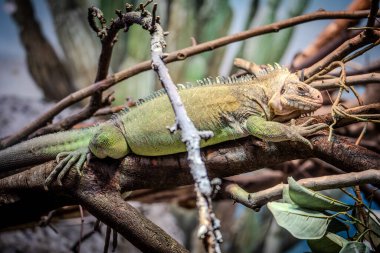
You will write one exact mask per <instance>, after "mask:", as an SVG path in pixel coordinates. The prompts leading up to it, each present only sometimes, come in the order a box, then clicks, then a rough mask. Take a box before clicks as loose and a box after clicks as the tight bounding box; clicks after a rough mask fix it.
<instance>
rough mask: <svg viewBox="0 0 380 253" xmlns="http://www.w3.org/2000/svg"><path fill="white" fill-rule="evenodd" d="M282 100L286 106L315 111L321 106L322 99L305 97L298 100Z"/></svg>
mask: <svg viewBox="0 0 380 253" xmlns="http://www.w3.org/2000/svg"><path fill="white" fill-rule="evenodd" d="M284 102H285V104H286V105H287V106H289V107H292V108H294V109H298V110H301V111H315V110H317V109H318V108H320V107H321V106H322V101H318V100H314V99H307V98H304V99H303V100H298V101H295V100H285V101H284Z"/></svg>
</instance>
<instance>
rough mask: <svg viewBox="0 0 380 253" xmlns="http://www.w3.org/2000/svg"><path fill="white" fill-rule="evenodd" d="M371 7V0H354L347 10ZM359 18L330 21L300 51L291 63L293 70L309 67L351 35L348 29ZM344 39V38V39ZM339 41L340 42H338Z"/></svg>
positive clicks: (357, 21)
mask: <svg viewBox="0 0 380 253" xmlns="http://www.w3.org/2000/svg"><path fill="white" fill-rule="evenodd" d="M369 8H370V3H369V1H362V0H354V1H352V2H351V4H350V5H349V6H348V7H347V11H358V10H366V9H369ZM357 23H359V20H341V19H340V20H339V19H337V20H334V21H333V22H331V23H329V24H328V25H327V26H326V27H325V28H324V30H323V31H322V32H321V33H320V34H319V35H318V37H317V38H316V39H315V40H314V41H313V42H312V43H310V44H309V45H308V46H307V47H306V48H305V49H304V50H303V51H302V52H300V53H298V54H297V55H296V56H295V57H294V59H293V60H292V63H291V67H290V69H291V71H295V70H300V69H303V68H305V67H309V66H310V65H311V64H312V63H315V60H316V59H318V58H319V59H318V60H320V59H321V56H322V57H324V56H326V55H327V54H328V53H330V52H331V51H332V50H334V49H335V48H336V47H337V46H338V45H340V44H341V43H342V42H343V41H344V40H347V39H348V36H350V34H349V31H347V30H346V29H347V28H348V27H350V26H353V25H356V24H357ZM342 39H343V40H342ZM336 42H338V43H339V44H338V43H336Z"/></svg>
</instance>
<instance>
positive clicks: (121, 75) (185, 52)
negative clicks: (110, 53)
mask: <svg viewBox="0 0 380 253" xmlns="http://www.w3.org/2000/svg"><path fill="white" fill-rule="evenodd" d="M126 9H127V10H129V11H130V8H129V9H128V8H127V7H126ZM368 14H369V11H355V12H346V11H335V12H327V11H317V12H314V13H309V14H305V15H302V16H298V17H294V18H290V19H286V20H283V21H279V22H275V23H273V24H269V25H265V26H261V27H257V28H253V29H250V30H247V31H245V32H240V33H237V34H233V35H229V36H225V37H222V38H219V39H215V40H211V41H208V42H204V43H200V44H197V45H195V46H191V47H187V48H184V49H181V50H178V51H175V52H172V53H170V54H168V56H167V57H166V58H165V62H166V63H170V62H174V61H180V60H184V59H185V58H186V57H191V56H193V55H197V54H199V53H202V52H207V51H210V50H214V49H216V48H219V47H222V46H225V45H227V44H230V43H233V42H237V41H241V40H244V39H247V38H250V37H254V36H258V35H261V34H266V33H270V32H277V31H279V30H281V29H284V28H287V27H291V26H294V25H298V24H302V23H305V22H309V21H313V20H319V19H330V18H337V19H361V18H365V17H367V16H368ZM378 15H379V13H378ZM150 69H151V62H150V61H145V62H142V63H139V64H137V65H135V66H134V67H132V68H128V69H125V70H123V71H120V72H118V73H115V74H113V75H111V76H110V77H108V78H107V79H104V80H102V81H98V82H96V83H94V84H92V85H91V86H89V87H86V88H84V89H82V90H79V91H77V92H74V93H73V94H71V95H70V96H67V97H65V98H64V99H62V100H61V101H60V102H58V103H57V104H56V105H55V106H54V107H52V108H51V109H50V110H48V111H47V112H46V113H44V114H43V115H41V116H40V117H38V118H37V119H36V120H35V121H33V122H32V123H30V124H29V125H27V126H25V127H24V128H23V129H21V130H20V131H18V132H17V133H15V134H14V135H12V136H10V137H8V138H6V139H4V140H3V141H2V142H1V145H0V147H7V146H10V145H12V144H14V143H17V142H19V141H20V140H22V139H24V138H26V137H27V136H28V135H30V134H31V133H33V132H35V131H36V130H37V129H39V128H40V127H42V126H44V125H45V124H46V123H47V122H50V121H52V119H53V118H54V117H55V116H56V115H57V114H58V113H60V112H61V111H63V110H64V109H65V108H67V107H68V106H70V105H73V104H74V103H76V102H78V101H80V100H82V99H83V98H86V97H88V96H90V95H92V94H94V93H97V92H101V91H104V90H106V89H108V88H109V87H111V86H113V85H115V84H116V83H118V82H120V81H122V80H125V79H127V78H129V77H131V76H134V75H136V74H138V73H141V72H143V71H147V70H150ZM69 127H71V126H70V125H64V126H63V125H62V128H69ZM47 132H48V131H44V130H42V131H40V132H39V134H45V133H47Z"/></svg>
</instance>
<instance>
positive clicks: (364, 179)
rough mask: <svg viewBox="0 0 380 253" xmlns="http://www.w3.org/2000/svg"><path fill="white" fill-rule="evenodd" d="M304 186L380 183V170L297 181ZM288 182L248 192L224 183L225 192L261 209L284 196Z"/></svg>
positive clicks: (246, 204) (250, 206) (347, 185)
mask: <svg viewBox="0 0 380 253" xmlns="http://www.w3.org/2000/svg"><path fill="white" fill-rule="evenodd" d="M297 182H298V183H299V184H301V185H302V186H305V187H307V188H310V189H312V190H315V191H321V190H326V189H334V188H344V187H349V186H354V185H362V184H379V183H380V171H379V170H373V169H372V170H366V171H361V172H352V173H347V174H342V175H330V176H323V177H314V178H305V179H301V180H299V181H297ZM285 186H286V184H282V183H281V184H279V185H276V186H274V187H271V188H268V189H266V190H263V191H259V192H255V193H248V192H246V191H245V190H243V189H242V188H240V186H238V185H237V184H235V183H232V182H227V183H225V184H224V185H222V187H223V190H224V191H225V194H227V195H228V196H229V197H230V198H232V199H233V200H235V201H236V202H238V203H241V204H243V205H245V206H246V207H248V208H251V209H253V210H256V211H258V210H260V208H261V207H262V206H263V205H266V204H267V203H268V202H270V201H274V200H278V199H280V198H282V191H283V189H284V187H285Z"/></svg>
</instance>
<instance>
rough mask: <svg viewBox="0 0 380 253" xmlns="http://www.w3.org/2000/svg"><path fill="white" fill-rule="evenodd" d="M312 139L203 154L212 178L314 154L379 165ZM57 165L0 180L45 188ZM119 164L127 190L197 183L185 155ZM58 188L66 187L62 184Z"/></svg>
mask: <svg viewBox="0 0 380 253" xmlns="http://www.w3.org/2000/svg"><path fill="white" fill-rule="evenodd" d="M305 119H307V118H305ZM310 140H311V141H312V143H313V145H314V150H309V149H307V148H306V147H305V146H304V145H303V144H301V143H295V142H279V143H270V144H268V143H265V142H262V141H259V140H257V139H254V138H245V139H241V140H237V141H232V142H227V143H223V144H220V145H215V146H210V147H207V148H204V149H203V152H202V157H203V159H204V161H205V164H206V167H207V169H208V175H209V177H210V178H215V177H218V178H224V177H228V176H233V175H237V174H241V173H245V172H249V171H253V170H256V169H259V168H263V167H271V166H274V165H276V164H278V163H281V162H284V161H289V160H294V159H303V158H311V157H318V158H321V159H322V160H326V161H328V162H329V163H331V164H332V165H334V166H335V167H338V168H340V169H341V170H342V171H345V172H358V171H363V170H366V169H378V168H380V155H379V154H376V153H374V152H372V151H369V150H368V149H366V148H363V147H360V146H356V145H354V144H353V143H351V142H350V141H349V140H348V139H347V138H344V137H339V136H336V137H335V138H334V142H333V143H331V142H328V141H327V136H325V135H322V136H314V137H312V138H310ZM300 150H302V152H300ZM110 164H112V160H110V159H103V160H97V159H93V160H91V162H90V163H89V166H91V168H107V166H110ZM55 165H56V163H55V162H53V161H52V162H48V163H45V164H42V165H39V166H36V167H33V168H31V169H29V170H26V171H23V172H21V173H19V174H16V175H12V176H9V177H7V178H3V179H1V180H0V188H1V189H3V190H4V191H14V190H18V191H30V190H31V189H35V190H41V189H43V183H44V181H45V179H46V177H47V176H48V175H49V173H50V172H51V171H52V169H53V168H54V167H55ZM115 166H116V165H115ZM118 167H119V170H120V173H121V175H120V180H121V181H120V187H121V190H122V191H130V190H137V189H147V188H152V189H160V188H168V187H174V186H180V185H186V184H191V183H192V182H193V179H192V177H191V174H190V172H189V168H188V165H187V160H186V155H185V154H177V155H170V156H163V157H154V158H149V157H141V156H134V155H130V156H127V157H126V158H124V159H123V161H122V162H121V163H120V165H118ZM88 171H89V170H88V168H87V169H85V171H84V172H85V175H86V174H87V173H88ZM148 179H149V180H148ZM84 180H85V177H82V178H79V177H78V176H77V174H76V173H75V171H72V172H71V173H70V174H69V175H68V176H67V178H66V180H65V182H64V183H65V185H67V187H68V188H73V187H74V186H75V185H77V184H84V183H85V181H84ZM56 187H57V186H56ZM74 188H75V187H74ZM57 189H58V190H59V191H61V190H60V188H59V187H58V188H57Z"/></svg>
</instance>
